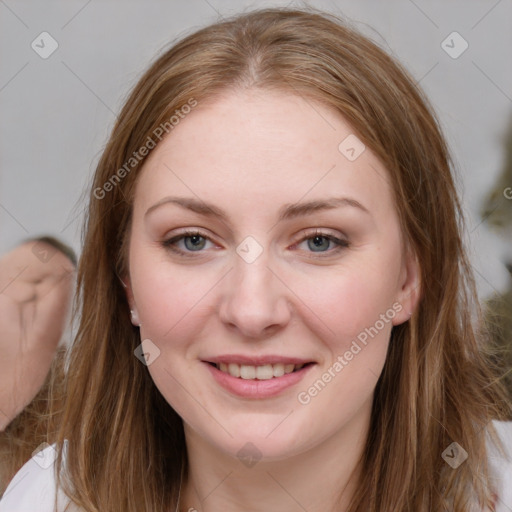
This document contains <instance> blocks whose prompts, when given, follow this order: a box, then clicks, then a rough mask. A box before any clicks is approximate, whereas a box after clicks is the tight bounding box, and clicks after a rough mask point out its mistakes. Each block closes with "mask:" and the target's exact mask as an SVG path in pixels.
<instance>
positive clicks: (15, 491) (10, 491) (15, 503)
mask: <svg viewBox="0 0 512 512" xmlns="http://www.w3.org/2000/svg"><path fill="white" fill-rule="evenodd" d="M65 448H66V447H65V446H64V454H65ZM56 455H57V451H56V445H55V444H53V445H48V444H47V445H46V447H44V449H43V450H41V451H39V452H37V453H36V454H34V456H33V457H32V458H31V459H30V460H28V461H27V462H26V464H25V465H24V466H23V467H22V468H21V469H20V470H19V471H18V472H17V473H16V475H15V476H14V478H13V479H12V480H11V481H10V483H9V485H8V486H7V489H6V490H5V492H4V494H3V495H2V498H1V500H0V512H28V511H32V510H38V511H39V512H54V506H55V497H56V494H57V497H58V501H57V511H58V512H64V509H65V508H66V505H68V504H69V503H70V501H69V499H68V498H67V497H66V496H65V495H64V493H63V492H62V491H61V490H60V489H59V490H58V491H57V489H56V478H55V465H54V461H55V458H56ZM68 510H70V512H71V507H70V509H68ZM75 510H76V509H75Z"/></svg>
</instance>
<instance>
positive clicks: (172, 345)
mask: <svg viewBox="0 0 512 512" xmlns="http://www.w3.org/2000/svg"><path fill="white" fill-rule="evenodd" d="M460 220H461V215H460V207H459V203H458V200H457V196H456V191H455V189H454V184H453V181H452V177H451V173H450V161H449V156H448V151H447V148H446V145H445V142H444V140H443V138H442V135H441V133H440V130H439V128H438V125H437V122H436V120H435V117H434V116H433V114H432V113H431V110H430V109H429V107H428V103H427V101H426V99H425V98H424V97H423V95H422V94H421V92H420V91H419V90H418V88H417V87H416V86H415V84H414V82H413V80H412V79H411V78H410V77H409V76H408V75H407V73H406V72H405V71H404V70H403V69H402V68H401V67H400V66H399V65H398V64H397V63H396V62H394V61H393V60H392V59H391V58H390V57H389V56H387V55H386V54H385V53H384V52H383V51H382V50H380V49H379V48H378V47H377V46H376V45H375V44H373V43H372V42H370V41H369V40H367V39H366V38H364V37H363V36H361V35H360V34H358V33H357V32H355V31H353V30H351V29H350V28H348V27H346V26H345V25H344V24H343V23H342V22H340V21H339V20H337V19H336V18H333V17H330V16H329V15H322V14H320V13H315V12H305V11H297V10H283V9H268V10H260V11H255V12H252V13H248V14H244V15H241V16H239V17H236V18H233V19H231V20H228V21H223V22H221V23H218V24H215V25H212V26H210V27H207V28H205V29H203V30H200V31H198V32H196V33H194V34H192V35H190V36H188V37H186V38H185V39H183V40H182V41H180V42H178V43H177V44H176V45H174V46H173V47H172V48H171V49H170V50H169V51H167V52H166V53H165V54H164V55H162V56H161V57H160V58H159V59H158V60H157V61H156V62H155V63H154V64H153V65H152V66H151V67H150V68H149V70H148V71H147V72H146V73H145V75H144V76H143V77H142V78H141V80H140V81H139V83H138V85H137V86H136V87H135V89H134V91H133V92H132V94H131V96H130V97H129V98H128V100H127V102H126V105H125V106H124V108H123V110H122V112H121V114H120V116H119V120H118V123H117V125H116V126H115V128H114V130H113V133H112V136H111V138H110V141H109V142H108V145H107V147H106V149H105V151H104V153H103V156H102V158H101V161H100V163H99V165H98V168H97V170H96V175H95V178H94V184H93V186H92V190H91V200H90V206H89V215H88V220H87V226H86V235H85V241H84V249H83V254H82V257H81V261H80V265H79V274H78V285H79V290H80V295H79V297H80V305H81V318H80V326H79V331H78V334H77V338H76V340H75V343H74V345H73V348H72V350H71V353H70V360H69V371H68V380H67V402H66V404H65V407H64V411H63V416H62V425H61V429H60V432H59V436H58V441H57V442H56V443H55V444H54V445H53V446H50V447H47V448H46V449H45V450H43V452H41V453H40V454H39V459H40V460H42V461H44V463H43V464H40V465H42V466H46V467H47V469H41V468H36V462H37V460H36V459H37V456H36V457H34V459H32V460H31V461H30V462H29V463H28V465H27V466H26V467H25V470H26V472H25V476H26V477H27V480H26V481H27V483H26V484H23V483H22V477H21V476H17V477H16V478H15V479H14V480H13V481H12V482H11V484H10V486H9V488H8V489H7V491H6V494H5V497H4V502H3V503H2V505H3V504H4V503H5V505H4V506H3V508H2V505H0V511H1V512H4V510H5V511H7V510H9V511H12V510H13V509H16V507H18V509H19V510H21V507H22V506H23V507H25V509H27V508H30V506H31V505H33V506H35V501H34V498H32V497H30V496H33V495H34V493H36V492H37V491H39V490H40V488H41V486H44V485H53V483H54V482H53V476H54V474H55V477H56V478H58V480H57V484H58V486H59V493H60V494H59V500H61V501H59V504H58V506H59V507H61V509H64V504H65V502H66V501H70V500H71V501H72V502H73V507H76V508H73V509H74V510H75V509H76V510H87V511H93V510H95V511H96V510H101V511H102V512H104V511H118V510H124V511H136V510H137V511H140V510H147V511H157V510H158V511H171V512H172V511H174V510H182V511H185V510H188V511H191V510H204V511H217V510H225V511H230V510H258V511H259V510H262V511H263V510H265V511H266V510H278V511H294V510H309V511H316V510H333V511H334V510H336V511H350V512H355V511H363V510H364V511H379V512H382V511H385V512H388V511H394V512H396V511H403V512H405V511H410V510H414V511H419V512H427V511H432V510H436V511H440V510H450V511H469V510H471V511H473V510H479V511H482V510H493V509H496V510H507V509H506V508H503V507H505V506H507V502H506V501H505V500H507V499H508V498H509V497H507V496H506V489H505V480H504V479H505V478H506V473H505V472H509V473H508V475H509V476H510V475H511V474H512V473H511V469H510V468H511V466H510V463H509V462H508V461H507V459H506V455H507V453H506V452H505V451H501V450H499V449H500V448H503V446H502V445H501V443H500V442H499V439H498V438H497V436H496V430H495V429H496V428H497V429H498V432H499V433H501V434H502V435H503V438H502V439H503V440H504V439H505V436H506V435H510V423H508V422H506V421H505V420H508V419H509V418H510V405H509V403H508V402H507V398H506V394H505V391H504V388H503V386H502V384H500V382H499V381H498V380H497V379H496V375H495V372H494V371H493V370H492V369H491V366H490V363H489V360H490V358H489V357H488V356H489V354H488V351H489V348H488V347H487V346H486V345H485V343H484V339H483V335H482V334H480V333H479V332H477V329H476V328H475V327H474V325H473V324H472V314H473V313H474V312H477V311H478V310H477V309H476V305H475V302H474V298H475V292H474V287H473V282H472V279H471V272H470V266H469V264H468V261H467V259H466V256H465V253H464V250H463V246H462V243H461V234H460ZM476 320H477V323H478V317H477V318H476ZM493 420H494V421H493ZM498 452H501V453H498ZM54 456H55V457H56V463H55V464H52V462H53V458H54ZM496 461H497V462H496ZM489 463H490V464H489ZM54 470H55V471H54ZM22 471H23V470H22ZM22 471H20V473H18V475H21V473H22ZM498 472H500V474H498ZM27 475H28V476H27ZM61 477H62V478H61ZM16 486H19V487H20V488H21V487H23V486H24V491H23V493H19V492H18V493H17V492H16ZM62 491H63V492H62ZM21 494H23V495H24V496H25V497H26V496H29V497H28V498H25V499H24V500H23V499H22V498H21ZM65 494H67V495H68V497H66V496H65ZM9 495H10V497H9ZM31 500H32V501H31ZM20 503H22V504H23V505H19V504H20ZM38 505H39V508H38V510H42V509H41V506H40V503H38ZM509 505H510V502H509ZM47 510H51V508H48V509H47Z"/></svg>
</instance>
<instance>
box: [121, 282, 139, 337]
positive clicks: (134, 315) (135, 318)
mask: <svg viewBox="0 0 512 512" xmlns="http://www.w3.org/2000/svg"><path fill="white" fill-rule="evenodd" d="M121 284H122V285H123V287H124V291H125V293H126V300H127V301H128V305H129V306H130V318H131V321H132V324H133V325H134V326H135V327H140V320H139V313H138V312H137V306H136V305H135V300H134V298H133V291H132V286H131V282H130V279H129V278H123V279H121Z"/></svg>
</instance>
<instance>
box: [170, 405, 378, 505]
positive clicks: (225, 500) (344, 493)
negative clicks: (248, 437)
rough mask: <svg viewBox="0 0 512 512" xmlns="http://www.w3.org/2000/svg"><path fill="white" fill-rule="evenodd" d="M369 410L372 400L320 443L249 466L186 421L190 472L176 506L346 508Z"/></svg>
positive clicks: (354, 480)
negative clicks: (205, 437)
mask: <svg viewBox="0 0 512 512" xmlns="http://www.w3.org/2000/svg"><path fill="white" fill-rule="evenodd" d="M370 412H371V401H370V403H369V404H365V406H363V408H362V409H360V411H359V412H358V414H357V416H355V417H353V418H352V419H351V421H350V423H347V424H345V425H344V426H343V428H341V429H340V430H339V431H337V432H334V433H332V435H331V436H330V437H328V438H327V439H325V440H323V441H322V442H321V443H319V444H315V445H314V446H311V447H310V448H309V449H306V450H305V451H302V452H300V453H297V454H296V455H293V456H292V457H288V458H286V459H282V460H277V461H275V460H272V461H266V460H264V459H261V460H259V461H258V462H256V463H255V464H254V465H252V466H251V467H248V466H247V465H244V464H243V463H242V462H241V461H240V460H239V459H238V458H236V457H233V456H231V455H229V454H226V453H225V452H223V451H221V450H219V449H218V447H217V446H213V445H212V444H210V443H209V442H208V441H207V440H205V439H204V438H202V437H201V436H200V435H199V434H198V433H197V432H195V431H194V430H192V429H191V428H189V427H188V426H187V425H186V424H185V435H186V442H187V452H188V460H189V474H188V476H187V479H186V481H184V482H183V489H182V491H181V497H182V499H181V504H180V510H181V511H183V512H195V511H197V512H214V511H218V510H222V511H224V512H235V511H237V512H239V511H240V510H247V511H251V512H260V511H267V510H280V511H282V512H297V511H301V510H307V511H308V512H320V511H322V512H328V511H329V512H330V511H336V512H344V511H346V510H347V509H348V505H349V502H350V499H351V498H352V495H353V493H354V490H355V487H356V485H357V483H358V480H359V478H360V464H358V463H359V461H360V458H361V456H362V453H363V450H364V447H365V442H366V439H367V435H368V427H369V422H370ZM301 441H304V439H302V440H301ZM242 444H243V443H242Z"/></svg>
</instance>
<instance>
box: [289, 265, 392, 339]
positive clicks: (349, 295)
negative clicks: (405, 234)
mask: <svg viewBox="0 0 512 512" xmlns="http://www.w3.org/2000/svg"><path fill="white" fill-rule="evenodd" d="M326 274H327V273H326ZM392 275H393V271H392V270H390V271H389V272H388V274H387V276H386V274H385V273H383V272H381V271H380V270H379V269H376V268H374V269H371V267H370V265H361V266H355V265H354V266H352V267H350V268H348V267H347V268H346V269H343V270H341V271H337V272H335V273H334V272H332V273H329V275H328V276H327V275H325V276H322V275H320V274H319V273H318V274H317V275H316V276H313V275H311V276H310V277H307V278H304V277H303V278H302V279H301V280H300V281H299V280H297V281H296V283H297V288H296V293H297V296H298V297H299V298H300V299H301V302H302V303H303V305H304V306H306V307H307V308H309V309H310V310H311V311H312V312H314V313H315V315H316V316H317V317H318V319H319V320H320V321H321V323H322V324H324V325H325V326H326V327H327V328H328V331H329V332H330V334H331V335H332V339H333V340H337V343H342V344H346V343H347V340H351V339H353V338H356V337H357V336H358V335H359V334H360V333H361V332H364V330H365V329H366V328H370V327H371V326H374V324H375V323H376V322H378V321H379V319H380V318H381V315H385V316H386V315H387V317H390V316H394V310H392V305H393V301H394V296H395V288H394V287H393V286H392V284H393V278H392V277H391V276H392ZM394 282H395V283H396V281H394ZM294 291H295V290H294ZM390 310H391V311H390ZM387 317H386V319H385V320H386V322H385V323H386V328H385V329H382V328H381V329H380V330H384V331H386V332H389V330H390V326H388V323H389V324H390V321H389V322H388V321H387V320H388V319H387ZM391 319H392V318H391ZM378 327H382V326H381V325H380V322H379V324H378ZM388 327H389V328H388ZM334 342H336V341H334Z"/></svg>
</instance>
